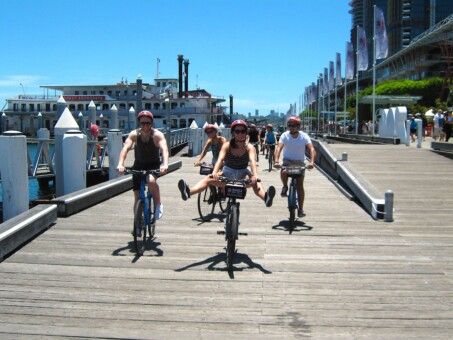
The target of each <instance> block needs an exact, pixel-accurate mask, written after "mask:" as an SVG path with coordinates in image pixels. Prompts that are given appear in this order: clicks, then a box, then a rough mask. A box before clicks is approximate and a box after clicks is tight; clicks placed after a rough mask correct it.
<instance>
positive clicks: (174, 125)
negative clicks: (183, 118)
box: [171, 119, 178, 129]
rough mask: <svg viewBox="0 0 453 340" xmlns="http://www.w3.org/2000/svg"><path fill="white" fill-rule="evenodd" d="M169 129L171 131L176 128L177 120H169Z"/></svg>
mask: <svg viewBox="0 0 453 340" xmlns="http://www.w3.org/2000/svg"><path fill="white" fill-rule="evenodd" d="M171 128H172V129H176V128H178V120H177V119H172V120H171Z"/></svg>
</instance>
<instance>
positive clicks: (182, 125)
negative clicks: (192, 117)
mask: <svg viewBox="0 0 453 340" xmlns="http://www.w3.org/2000/svg"><path fill="white" fill-rule="evenodd" d="M185 127H186V120H185V119H181V120H180V121H179V128H180V129H183V128H185Z"/></svg>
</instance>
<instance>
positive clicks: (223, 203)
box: [216, 188, 227, 213]
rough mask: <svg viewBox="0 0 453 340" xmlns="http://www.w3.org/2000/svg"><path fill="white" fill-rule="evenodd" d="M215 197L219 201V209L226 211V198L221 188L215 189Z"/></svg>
mask: <svg viewBox="0 0 453 340" xmlns="http://www.w3.org/2000/svg"><path fill="white" fill-rule="evenodd" d="M216 197H217V202H218V203H219V208H220V211H221V212H223V213H224V212H225V211H226V207H227V198H226V197H224V194H223V193H222V188H218V189H217V195H216Z"/></svg>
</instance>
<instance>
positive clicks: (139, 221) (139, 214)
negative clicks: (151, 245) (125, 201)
mask: <svg viewBox="0 0 453 340" xmlns="http://www.w3.org/2000/svg"><path fill="white" fill-rule="evenodd" d="M139 232H141V235H139ZM145 244H146V226H145V216H144V203H143V201H142V200H141V199H139V200H138V201H137V202H136V203H135V207H134V245H135V250H136V252H137V255H143V253H144V252H145Z"/></svg>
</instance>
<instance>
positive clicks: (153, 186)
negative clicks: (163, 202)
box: [148, 175, 160, 205]
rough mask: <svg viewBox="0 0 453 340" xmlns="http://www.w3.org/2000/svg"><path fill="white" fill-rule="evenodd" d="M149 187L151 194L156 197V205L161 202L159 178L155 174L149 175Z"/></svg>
mask: <svg viewBox="0 0 453 340" xmlns="http://www.w3.org/2000/svg"><path fill="white" fill-rule="evenodd" d="M148 187H149V191H151V195H152V196H153V198H154V203H155V204H156V205H159V204H160V190H159V185H158V184H157V178H156V177H154V176H153V175H149V176H148Z"/></svg>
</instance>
